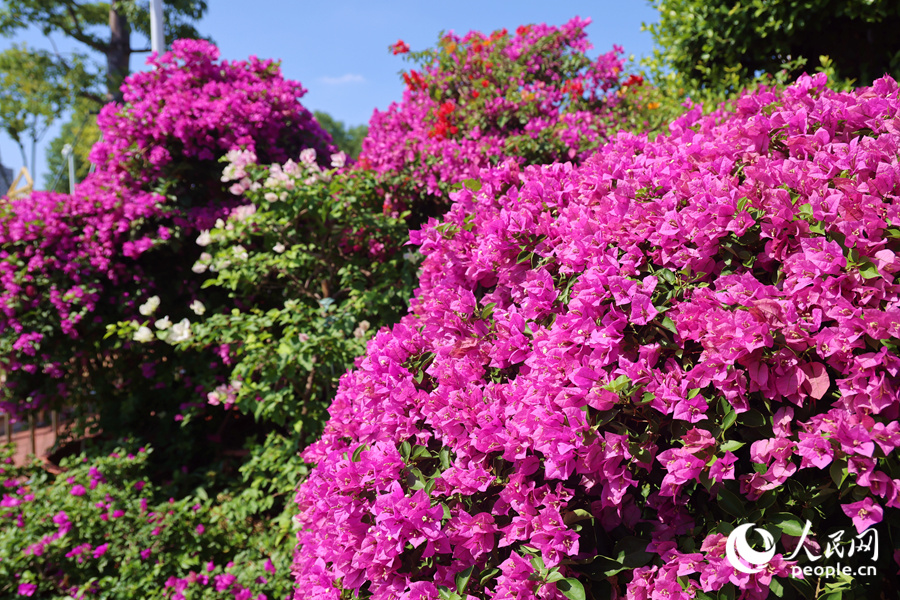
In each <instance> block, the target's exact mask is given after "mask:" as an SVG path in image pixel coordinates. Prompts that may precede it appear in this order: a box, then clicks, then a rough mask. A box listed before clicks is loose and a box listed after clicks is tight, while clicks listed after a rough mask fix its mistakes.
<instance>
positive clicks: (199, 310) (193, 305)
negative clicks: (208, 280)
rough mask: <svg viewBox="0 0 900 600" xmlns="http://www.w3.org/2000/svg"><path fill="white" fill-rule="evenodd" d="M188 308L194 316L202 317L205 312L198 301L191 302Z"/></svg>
mask: <svg viewBox="0 0 900 600" xmlns="http://www.w3.org/2000/svg"><path fill="white" fill-rule="evenodd" d="M190 308H191V310H192V311H194V314H195V315H202V314H203V313H205V312H206V307H205V306H203V303H202V302H200V301H199V300H194V301H193V302H191V306H190Z"/></svg>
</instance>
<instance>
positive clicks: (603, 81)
mask: <svg viewBox="0 0 900 600" xmlns="http://www.w3.org/2000/svg"><path fill="white" fill-rule="evenodd" d="M589 23H590V20H583V19H578V18H577V17H576V18H575V19H572V20H571V21H569V22H568V23H566V24H565V25H562V26H561V27H554V26H550V25H544V24H538V25H523V26H520V27H519V28H518V29H517V30H516V32H515V34H510V33H509V32H508V31H507V30H505V29H503V30H498V31H495V32H493V33H492V34H490V35H485V34H483V33H481V32H478V31H471V32H469V33H468V34H466V35H465V36H462V37H460V36H458V35H454V34H452V33H448V34H446V35H444V36H443V37H442V38H441V39H440V40H439V42H438V45H437V48H435V49H433V50H426V51H424V52H416V53H411V54H409V57H410V58H411V59H413V60H414V61H415V62H416V63H417V66H418V69H413V70H410V71H408V72H404V73H403V79H404V82H405V84H406V90H405V91H404V93H403V100H402V101H400V102H395V103H393V104H391V106H390V107H389V108H388V109H387V110H386V111H378V110H376V111H375V113H374V114H373V116H372V119H371V121H370V122H369V133H368V136H367V137H366V138H365V139H364V140H363V145H362V153H361V154H360V159H359V162H360V165H361V166H363V167H365V168H372V169H374V170H375V171H377V172H378V173H379V174H381V175H382V176H383V177H384V179H385V182H386V183H387V184H389V193H390V194H391V196H390V197H388V198H386V200H385V204H386V206H389V207H395V206H407V207H410V208H413V209H419V211H421V212H423V213H427V212H428V210H429V208H430V207H431V205H432V204H433V203H434V202H435V201H438V203H439V205H440V206H446V200H447V193H448V192H449V191H450V190H451V189H453V186H454V184H458V183H460V182H461V181H463V180H465V179H468V178H471V177H474V176H475V175H477V173H478V172H479V170H480V169H481V168H483V167H487V166H489V165H496V164H498V163H499V162H502V161H503V160H505V159H506V158H507V157H514V158H515V159H516V160H517V161H518V162H519V163H520V164H544V163H552V162H555V161H557V160H562V161H565V160H574V161H579V160H582V159H584V158H585V157H587V156H589V155H590V154H591V153H592V152H593V151H594V150H595V149H596V148H597V147H599V146H600V145H602V144H603V143H605V142H606V140H607V139H609V137H610V135H611V134H612V133H614V132H615V130H616V128H617V126H618V125H619V124H620V121H622V116H621V115H620V114H619V113H617V112H616V110H615V108H616V106H617V104H618V101H619V98H620V95H618V94H617V93H616V92H617V91H618V90H620V89H623V88H622V87H621V84H622V83H624V82H625V81H630V82H632V83H634V82H635V80H634V79H624V78H622V77H621V73H622V67H623V62H622V60H621V58H620V56H619V55H620V54H621V52H622V49H621V48H618V47H617V48H615V49H614V50H613V51H611V52H608V53H606V54H602V55H600V56H599V57H598V58H597V59H594V60H592V59H590V58H588V56H587V55H586V52H587V51H588V50H589V49H590V48H591V44H590V43H589V42H588V40H587V34H586V33H585V30H584V29H585V27H586V26H587V25H588V24H589ZM392 48H393V51H394V54H406V53H409V51H410V50H409V46H407V45H406V44H405V43H404V42H402V41H398V42H397V44H395V45H394V46H393V47H392ZM620 80H621V81H620ZM626 87H627V86H626ZM436 197H437V198H436ZM419 203H424V204H425V206H423V207H419V206H418V204H419ZM432 212H433V211H432Z"/></svg>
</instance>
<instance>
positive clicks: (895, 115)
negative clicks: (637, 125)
mask: <svg viewBox="0 0 900 600" xmlns="http://www.w3.org/2000/svg"><path fill="white" fill-rule="evenodd" d="M898 96H900V94H898V87H897V84H896V83H895V82H894V81H893V80H892V79H890V78H887V77H886V78H884V79H880V80H878V81H876V82H875V83H874V84H873V85H872V86H871V87H867V88H861V89H859V90H857V91H855V92H853V93H837V92H833V91H830V90H828V89H827V88H826V87H825V78H824V76H823V75H817V76H815V77H807V76H804V77H802V78H800V79H799V80H798V81H797V82H796V83H795V84H794V85H793V86H791V87H789V88H787V89H786V90H785V91H784V92H783V93H778V94H776V93H775V92H773V91H771V90H767V89H761V90H758V91H756V92H753V93H750V94H746V95H744V96H743V97H741V98H740V99H739V100H738V101H737V102H736V103H735V105H734V106H733V107H732V108H731V109H729V110H725V109H720V110H719V111H717V112H715V113H714V114H712V115H710V116H707V117H703V116H702V115H701V111H700V109H699V107H695V108H693V109H691V110H689V111H688V112H687V113H686V114H685V115H683V116H682V117H680V118H679V119H677V120H676V121H674V122H673V123H672V124H671V126H670V132H669V134H668V135H665V136H660V137H658V138H656V139H654V140H652V141H651V140H649V139H648V138H647V137H645V136H638V135H631V134H625V133H620V134H619V135H618V136H616V137H615V138H614V139H613V140H612V141H611V142H610V143H609V144H607V145H606V146H605V147H603V148H602V149H601V150H600V151H599V152H597V153H596V154H595V155H594V156H591V157H590V158H588V159H587V160H585V162H584V163H583V164H582V165H581V166H577V167H575V166H572V165H571V164H552V165H547V166H544V167H529V168H526V169H524V170H520V169H519V167H518V166H517V164H516V162H515V161H510V162H508V163H505V164H503V165H500V166H498V167H497V168H491V169H487V170H484V171H482V172H481V173H480V175H479V177H478V179H479V181H478V184H477V185H472V186H468V187H466V188H464V189H462V190H460V191H458V192H455V193H454V194H453V195H452V196H451V197H452V200H453V205H452V208H451V209H450V211H449V213H448V214H447V215H446V216H444V217H443V218H442V219H440V220H432V221H431V222H429V223H428V224H427V225H426V226H425V227H424V228H423V229H422V230H421V231H419V232H415V233H414V235H413V242H414V243H415V244H417V245H419V247H420V251H421V252H422V253H423V254H424V255H425V261H424V263H423V266H422V271H421V277H420V287H419V290H418V292H417V295H416V297H415V299H414V300H413V302H412V312H411V314H410V315H408V316H407V317H405V318H404V319H403V320H402V321H401V322H400V323H399V324H397V325H396V326H394V327H393V328H392V329H391V330H382V331H381V332H379V333H378V335H377V336H376V337H375V338H374V339H373V340H372V341H371V342H370V343H369V345H368V349H367V353H366V355H365V356H364V357H363V358H362V359H361V360H360V361H359V362H358V363H357V367H356V368H355V369H353V370H351V371H350V372H349V373H348V374H347V375H345V376H344V378H343V379H342V381H341V385H340V388H339V391H338V393H337V397H336V399H335V401H334V403H333V405H332V407H331V409H330V415H331V418H330V421H329V422H328V424H327V426H326V429H325V432H324V435H323V436H322V438H321V439H320V440H319V441H318V442H317V443H315V444H313V445H312V446H311V447H309V448H308V449H307V450H306V451H305V454H304V457H305V459H306V460H307V461H309V462H311V463H315V464H316V466H315V468H314V469H313V470H312V471H311V472H310V474H309V476H308V478H307V479H306V480H305V481H304V482H303V483H302V484H301V486H300V488H299V491H298V493H297V504H298V509H299V515H298V517H297V519H298V521H299V524H300V532H299V534H298V542H299V545H298V548H297V552H296V555H295V562H294V570H295V575H296V594H295V598H297V599H298V600H299V599H301V598H322V599H333V600H338V599H339V598H342V597H349V596H352V595H354V594H363V595H365V597H370V598H372V599H378V600H381V599H388V598H404V599H413V598H416V599H421V598H439V597H441V598H460V597H461V598H492V599H512V598H517V599H519V598H542V599H551V598H558V599H562V598H565V597H567V596H568V597H570V598H574V597H584V596H583V595H580V593H579V591H578V590H579V589H580V588H581V587H585V588H591V589H593V590H595V593H594V597H616V598H628V599H629V600H632V599H633V600H638V599H647V598H663V597H665V598H672V599H675V598H678V599H681V598H684V599H687V598H694V597H697V594H698V593H700V592H703V593H712V594H713V595H715V594H716V593H717V592H718V591H720V590H724V593H726V595H727V594H728V593H732V594H734V593H735V591H736V590H737V595H739V596H740V597H742V598H765V597H766V596H767V595H768V594H769V593H770V588H771V589H775V586H776V585H781V584H780V583H777V580H779V579H780V581H781V582H782V583H784V582H785V581H786V577H787V576H788V574H789V572H790V568H791V566H792V565H794V564H796V563H795V562H788V561H787V560H786V559H785V556H787V555H788V552H786V551H784V548H785V547H784V546H783V545H781V544H782V541H781V540H780V539H779V540H776V542H777V544H779V549H778V552H777V553H776V555H775V557H774V558H773V559H772V561H770V562H769V563H768V565H767V566H766V568H765V569H762V570H760V571H759V572H756V573H749V574H748V573H744V572H740V571H738V570H736V569H735V568H734V566H732V565H731V564H730V563H729V562H728V560H727V558H726V538H727V535H728V534H729V533H730V532H731V530H732V529H733V528H734V527H735V526H736V525H737V524H739V523H742V522H747V521H755V522H757V523H758V524H759V526H767V527H770V528H771V530H772V531H780V532H781V533H782V534H783V535H794V536H796V535H797V534H798V533H799V529H800V528H801V522H802V521H803V520H805V519H810V520H812V521H813V523H812V532H813V535H816V532H818V533H820V534H822V535H824V534H825V532H826V524H827V526H828V527H840V526H844V527H849V528H852V527H853V526H854V525H855V527H856V529H857V531H862V530H863V529H865V528H866V527H870V526H876V527H888V526H889V525H888V522H889V519H887V515H888V513H889V511H893V516H894V517H895V518H896V516H897V509H898V508H900V497H898V492H900V472H897V470H896V449H897V447H898V446H900V425H898V421H897V419H898V416H900V401H898V400H900V396H898V383H900V379H898V377H900V358H898V356H897V344H898V339H900V286H898V284H897V283H896V282H895V279H896V274H897V273H898V272H900V259H898V252H900V228H898V227H900V202H898V194H900V164H898V158H897V156H898V148H900V127H898V123H900V98H898ZM423 111H424V109H423ZM450 114H452V113H450ZM419 139H423V140H424V139H427V138H426V137H423V136H419ZM851 500H856V501H855V502H853V501H851ZM805 506H815V507H816V510H815V511H812V510H808V511H804V510H803V507H805ZM786 515H788V516H786ZM791 515H792V516H791ZM883 517H884V518H883ZM893 531H894V534H896V530H893ZM885 534H887V531H885ZM794 540H796V538H794ZM826 541H827V540H826V539H820V540H818V543H819V546H820V547H825V542H826ZM785 585H786V584H785ZM598 589H599V590H602V591H601V593H600V594H599V595H598V594H597V593H596V590H598ZM729 589H730V592H729V591H728V590H729ZM360 597H362V596H360ZM704 597H709V596H704Z"/></svg>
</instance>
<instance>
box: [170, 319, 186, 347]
mask: <svg viewBox="0 0 900 600" xmlns="http://www.w3.org/2000/svg"><path fill="white" fill-rule="evenodd" d="M189 339H191V322H190V321H188V320H187V319H182V320H180V321H178V322H177V323H175V324H174V325H173V326H172V331H171V332H170V333H169V337H168V338H167V339H166V341H167V342H169V343H170V344H177V343H178V342H186V341H187V340H189Z"/></svg>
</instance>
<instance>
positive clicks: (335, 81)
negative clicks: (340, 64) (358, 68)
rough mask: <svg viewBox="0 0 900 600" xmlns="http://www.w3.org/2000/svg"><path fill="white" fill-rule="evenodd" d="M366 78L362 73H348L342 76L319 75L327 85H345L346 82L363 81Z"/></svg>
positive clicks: (320, 79)
mask: <svg viewBox="0 0 900 600" xmlns="http://www.w3.org/2000/svg"><path fill="white" fill-rule="evenodd" d="M365 80H366V78H365V77H363V76H362V75H357V74H356V73H347V74H346V75H341V76H340V77H319V81H321V82H322V83H324V84H326V85H343V84H345V83H363V82H364V81H365Z"/></svg>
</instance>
